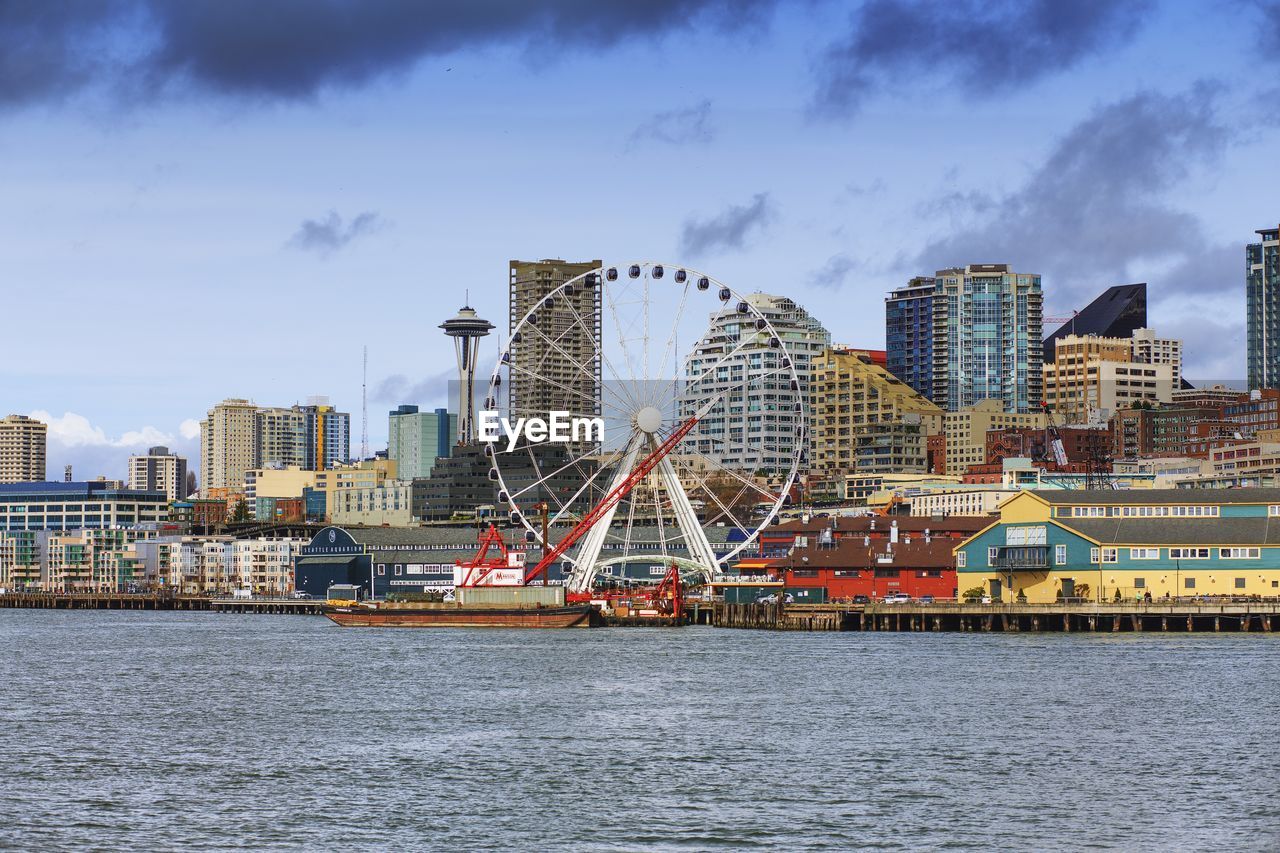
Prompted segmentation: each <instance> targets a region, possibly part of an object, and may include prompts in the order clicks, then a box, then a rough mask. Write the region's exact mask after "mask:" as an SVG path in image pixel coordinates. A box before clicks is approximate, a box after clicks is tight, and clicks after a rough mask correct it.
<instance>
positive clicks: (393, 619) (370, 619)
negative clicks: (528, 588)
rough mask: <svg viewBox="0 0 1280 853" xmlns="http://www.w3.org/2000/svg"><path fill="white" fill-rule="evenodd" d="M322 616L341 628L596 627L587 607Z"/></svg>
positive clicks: (372, 610) (444, 606)
mask: <svg viewBox="0 0 1280 853" xmlns="http://www.w3.org/2000/svg"><path fill="white" fill-rule="evenodd" d="M324 615H325V616H328V617H329V619H331V620H332V621H333V622H335V623H337V624H338V625H341V626H342V627H344V628H591V627H594V626H595V625H598V624H600V617H599V611H598V610H596V608H594V607H592V606H591V605H590V604H570V605H565V606H559V607H557V606H542V605H534V606H528V607H521V606H515V607H511V606H500V605H481V606H467V605H464V604H457V603H452V602H443V603H439V604H435V603H412V602H406V603H398V602H397V603H385V602H376V603H370V604H361V603H359V602H355V603H351V604H329V605H326V606H325V608H324Z"/></svg>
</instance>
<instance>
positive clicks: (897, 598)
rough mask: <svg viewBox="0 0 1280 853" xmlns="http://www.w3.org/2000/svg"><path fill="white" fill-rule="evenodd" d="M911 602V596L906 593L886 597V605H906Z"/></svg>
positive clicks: (890, 594) (891, 594) (896, 593)
mask: <svg viewBox="0 0 1280 853" xmlns="http://www.w3.org/2000/svg"><path fill="white" fill-rule="evenodd" d="M909 601H911V596H909V595H907V594H906V593H905V592H891V593H889V594H888V595H886V596H885V597H884V603H885V604H906V603H908V602H909Z"/></svg>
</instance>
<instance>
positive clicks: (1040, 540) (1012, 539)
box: [1004, 525, 1048, 545]
mask: <svg viewBox="0 0 1280 853" xmlns="http://www.w3.org/2000/svg"><path fill="white" fill-rule="evenodd" d="M1047 538H1048V533H1047V528H1045V527H1044V526H1043V525H1040V526H1038V527H1010V528H1007V529H1006V530H1005V533H1004V542H1005V544H1006V545H1044V544H1045V543H1046V541H1047Z"/></svg>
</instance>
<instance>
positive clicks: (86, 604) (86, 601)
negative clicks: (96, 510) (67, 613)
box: [0, 592, 324, 616]
mask: <svg viewBox="0 0 1280 853" xmlns="http://www.w3.org/2000/svg"><path fill="white" fill-rule="evenodd" d="M323 606H324V602H323V601H318V600H316V599H307V598H303V599H298V598H258V597H255V598H232V597H230V596H206V595H160V594H156V593H108V592H104V593H97V592H76V593H50V592H11V593H6V594H4V595H0V608H10V609H36V610H188V611H212V612H215V613H263V614H267V613H269V614H274V615H281V614H283V615H298V616H301V615H306V616H311V615H319V613H320V609H321V607H323Z"/></svg>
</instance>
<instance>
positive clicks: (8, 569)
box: [0, 528, 47, 591]
mask: <svg viewBox="0 0 1280 853" xmlns="http://www.w3.org/2000/svg"><path fill="white" fill-rule="evenodd" d="M46 538H47V534H46V533H44V532H43V531H39V530H12V531H6V530H4V529H3V528H0V587H4V588H5V589H8V590H17V591H23V590H37V589H39V588H40V579H41V575H42V571H41V566H42V562H43V561H42V555H43V553H44V544H45V541H46Z"/></svg>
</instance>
